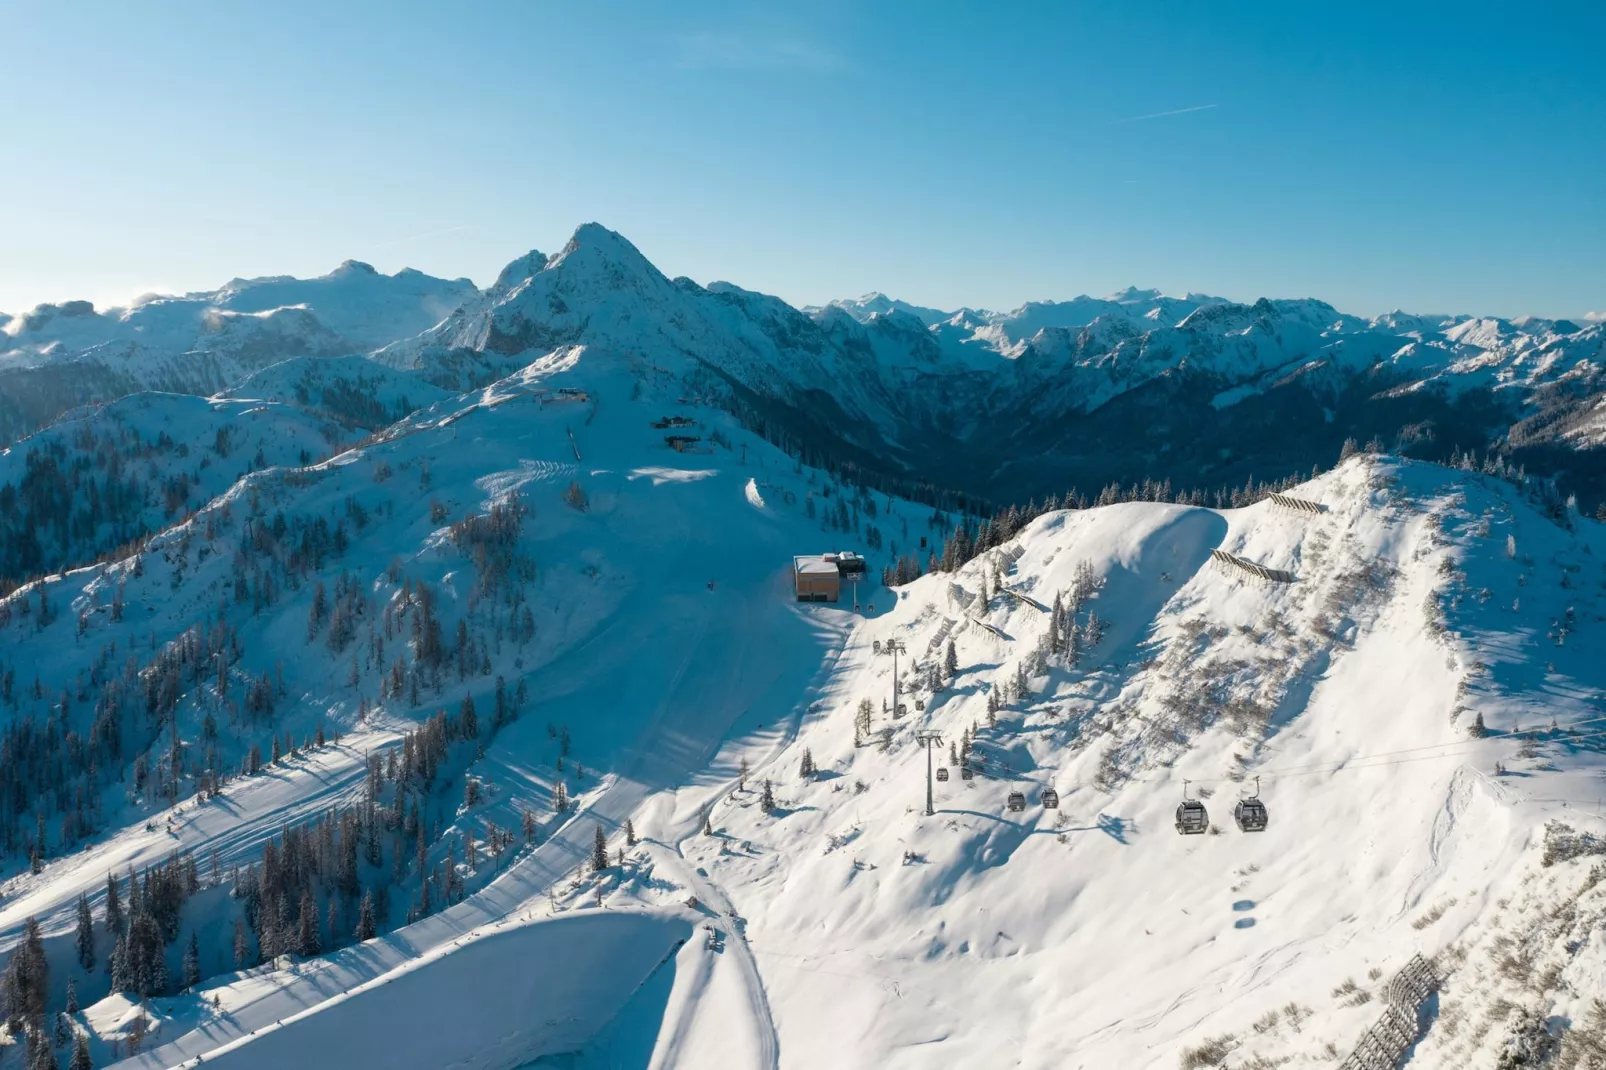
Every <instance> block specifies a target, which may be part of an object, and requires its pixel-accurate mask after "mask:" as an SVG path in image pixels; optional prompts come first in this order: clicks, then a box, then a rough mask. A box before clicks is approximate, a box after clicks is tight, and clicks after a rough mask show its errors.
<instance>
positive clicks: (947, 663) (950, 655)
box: [943, 639, 959, 683]
mask: <svg viewBox="0 0 1606 1070" xmlns="http://www.w3.org/2000/svg"><path fill="white" fill-rule="evenodd" d="M943 670H944V672H946V673H947V675H948V682H949V683H952V682H953V680H954V678H955V677H956V676H958V675H959V654H958V653H957V652H956V651H955V650H954V641H953V640H952V639H950V640H948V650H947V652H946V653H945V654H944V655H943Z"/></svg>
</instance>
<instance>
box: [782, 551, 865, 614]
mask: <svg viewBox="0 0 1606 1070" xmlns="http://www.w3.org/2000/svg"><path fill="white" fill-rule="evenodd" d="M864 571H865V564H864V558H862V557H860V556H859V555H858V554H856V553H852V552H850V551H846V550H844V551H841V552H839V553H834V554H803V555H800V556H798V557H794V558H792V584H793V587H794V589H795V590H796V592H797V600H798V601H799V602H836V601H839V600H840V599H841V597H842V577H843V576H850V577H853V576H860V575H863V574H864Z"/></svg>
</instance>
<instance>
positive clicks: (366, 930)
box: [356, 891, 377, 940]
mask: <svg viewBox="0 0 1606 1070" xmlns="http://www.w3.org/2000/svg"><path fill="white" fill-rule="evenodd" d="M376 932H377V929H376V927H375V925H374V893H373V892H372V891H366V892H364V893H363V895H362V903H361V904H360V905H359V906H358V907H357V932H356V936H357V939H358V940H372V939H373V938H374V936H375V934H376Z"/></svg>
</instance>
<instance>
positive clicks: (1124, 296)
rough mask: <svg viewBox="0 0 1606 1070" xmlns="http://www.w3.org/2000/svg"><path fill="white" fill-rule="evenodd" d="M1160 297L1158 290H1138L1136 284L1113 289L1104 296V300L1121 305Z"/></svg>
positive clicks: (1154, 299) (1155, 299)
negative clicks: (1109, 293) (1111, 292)
mask: <svg viewBox="0 0 1606 1070" xmlns="http://www.w3.org/2000/svg"><path fill="white" fill-rule="evenodd" d="M1160 297H1161V294H1160V291H1159V290H1140V289H1138V288H1137V287H1136V286H1128V287H1126V288H1124V289H1120V290H1117V291H1115V292H1114V293H1113V294H1111V295H1110V296H1108V297H1106V298H1105V299H1104V300H1106V301H1114V302H1116V303H1117V304H1121V305H1130V304H1136V303H1137V302H1140V301H1157V300H1159V299H1160Z"/></svg>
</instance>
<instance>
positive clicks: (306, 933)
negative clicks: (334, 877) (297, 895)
mask: <svg viewBox="0 0 1606 1070" xmlns="http://www.w3.org/2000/svg"><path fill="white" fill-rule="evenodd" d="M318 951H319V940H318V903H317V901H316V900H315V899H313V898H312V889H310V888H308V889H307V890H305V891H303V892H302V893H301V916H300V918H299V919H298V920H297V925H296V954H298V955H303V956H308V957H310V956H312V955H316V954H317V953H318Z"/></svg>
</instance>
